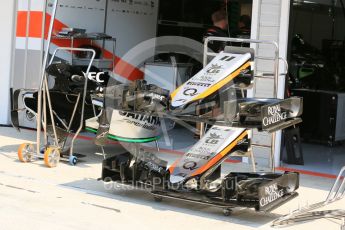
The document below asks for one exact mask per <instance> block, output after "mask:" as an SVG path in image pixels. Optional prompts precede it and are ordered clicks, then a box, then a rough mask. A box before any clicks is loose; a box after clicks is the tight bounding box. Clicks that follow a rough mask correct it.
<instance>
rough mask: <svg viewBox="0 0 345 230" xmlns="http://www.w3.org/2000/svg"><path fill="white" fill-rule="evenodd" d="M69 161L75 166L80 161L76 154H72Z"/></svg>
mask: <svg viewBox="0 0 345 230" xmlns="http://www.w3.org/2000/svg"><path fill="white" fill-rule="evenodd" d="M68 161H69V163H70V165H72V166H75V165H76V164H77V163H78V158H77V157H76V156H70V157H69V158H68Z"/></svg>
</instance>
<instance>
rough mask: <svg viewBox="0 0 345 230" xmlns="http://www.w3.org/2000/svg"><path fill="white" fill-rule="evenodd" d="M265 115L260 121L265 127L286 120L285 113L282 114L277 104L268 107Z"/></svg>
mask: <svg viewBox="0 0 345 230" xmlns="http://www.w3.org/2000/svg"><path fill="white" fill-rule="evenodd" d="M266 113H267V114H265V115H264V116H263V119H262V124H263V125H264V126H265V127H266V126H270V125H274V124H276V123H279V122H281V121H284V120H285V119H286V118H287V112H282V111H281V108H280V105H279V104H278V105H274V106H268V107H267V111H266Z"/></svg>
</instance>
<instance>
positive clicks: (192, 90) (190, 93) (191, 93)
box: [183, 88, 198, 96]
mask: <svg viewBox="0 0 345 230" xmlns="http://www.w3.org/2000/svg"><path fill="white" fill-rule="evenodd" d="M197 93H198V90H197V89H195V88H187V89H185V90H184V91H183V95H185V96H195V95H197Z"/></svg>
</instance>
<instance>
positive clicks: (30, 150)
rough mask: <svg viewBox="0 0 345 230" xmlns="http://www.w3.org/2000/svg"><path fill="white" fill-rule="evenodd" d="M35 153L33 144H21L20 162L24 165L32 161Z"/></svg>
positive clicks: (19, 151)
mask: <svg viewBox="0 0 345 230" xmlns="http://www.w3.org/2000/svg"><path fill="white" fill-rule="evenodd" d="M34 151H35V148H34V146H33V144H29V143H23V144H21V145H20V146H19V148H18V158H19V160H20V161H21V162H24V163H26V162H30V161H32V158H33V154H34Z"/></svg>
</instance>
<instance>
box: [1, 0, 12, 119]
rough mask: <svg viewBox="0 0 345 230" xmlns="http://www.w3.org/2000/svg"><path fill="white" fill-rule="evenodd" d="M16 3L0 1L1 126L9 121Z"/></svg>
mask: <svg viewBox="0 0 345 230" xmlns="http://www.w3.org/2000/svg"><path fill="white" fill-rule="evenodd" d="M14 11H15V1H12V0H11V1H0V15H1V20H0V28H1V32H2V34H3V35H2V36H0V43H1V44H3V46H2V48H1V52H0V70H1V84H0V98H1V100H0V108H2V109H1V111H0V124H8V119H9V108H10V98H9V95H10V94H9V93H10V92H9V88H10V80H11V78H10V76H11V61H12V55H13V52H12V49H13V45H14V44H13V35H14V33H13V32H14V31H13V28H14V24H15V17H14V15H15V14H14Z"/></svg>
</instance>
